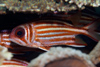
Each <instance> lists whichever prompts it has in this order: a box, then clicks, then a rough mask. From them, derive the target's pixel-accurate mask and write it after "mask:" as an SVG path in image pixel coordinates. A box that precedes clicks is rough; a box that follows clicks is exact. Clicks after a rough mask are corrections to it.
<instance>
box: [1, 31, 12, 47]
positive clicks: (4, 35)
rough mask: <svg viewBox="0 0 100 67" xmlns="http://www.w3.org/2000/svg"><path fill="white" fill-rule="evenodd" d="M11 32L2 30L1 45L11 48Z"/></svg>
mask: <svg viewBox="0 0 100 67" xmlns="http://www.w3.org/2000/svg"><path fill="white" fill-rule="evenodd" d="M9 35H10V32H9V31H8V30H2V31H1V33H0V45H1V46H5V47H8V48H10V44H11V41H10V39H9Z"/></svg>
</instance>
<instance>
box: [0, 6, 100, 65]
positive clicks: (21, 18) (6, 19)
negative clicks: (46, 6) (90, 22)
mask: <svg viewBox="0 0 100 67" xmlns="http://www.w3.org/2000/svg"><path fill="white" fill-rule="evenodd" d="M76 11H77V10H76ZM70 12H71V13H73V12H75V11H70ZM82 12H85V13H87V14H91V16H92V15H95V16H98V17H100V7H86V9H84V10H82ZM52 16H54V14H53V13H52V12H50V13H49V12H47V13H43V14H38V13H29V12H26V13H24V12H16V13H13V12H12V11H7V14H0V31H3V30H9V31H11V30H12V29H13V28H14V27H16V26H18V25H20V24H23V23H28V22H29V21H31V20H40V19H42V20H45V17H52ZM48 19H49V18H48ZM50 19H53V18H50ZM57 20H59V19H58V18H57ZM63 21H67V20H66V19H65V20H63ZM67 22H68V23H70V24H73V23H72V22H71V21H67ZM98 31H100V27H98ZM78 36H79V37H81V38H82V39H83V40H84V41H85V42H86V43H87V44H88V45H90V46H88V47H85V48H76V47H71V48H75V49H79V50H81V51H83V52H85V53H89V52H90V51H91V50H92V49H93V48H94V47H95V45H96V44H97V42H95V41H94V40H92V39H91V38H89V37H87V36H84V35H78ZM13 44H15V43H12V46H13ZM16 45H17V44H16ZM16 45H14V46H13V47H14V50H13V49H9V51H17V50H19V51H21V50H28V51H26V52H24V54H21V55H20V54H19V55H14V57H15V58H18V59H22V60H26V61H30V60H31V59H33V58H36V57H37V56H38V55H40V54H42V53H44V52H45V51H42V50H39V49H32V48H27V47H22V46H18V45H17V47H16ZM19 47H20V49H19ZM55 47H56V46H55ZM62 47H69V46H62ZM97 67H100V64H97Z"/></svg>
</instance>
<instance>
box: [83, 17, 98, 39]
mask: <svg viewBox="0 0 100 67" xmlns="http://www.w3.org/2000/svg"><path fill="white" fill-rule="evenodd" d="M99 26H100V18H98V19H96V20H94V21H93V22H91V23H90V24H88V25H86V26H84V27H83V29H85V30H87V31H88V33H87V35H88V36H89V37H90V38H92V39H94V40H95V41H99V40H100V34H99V33H100V32H96V30H97V29H98V28H99ZM99 30H100V29H99Z"/></svg>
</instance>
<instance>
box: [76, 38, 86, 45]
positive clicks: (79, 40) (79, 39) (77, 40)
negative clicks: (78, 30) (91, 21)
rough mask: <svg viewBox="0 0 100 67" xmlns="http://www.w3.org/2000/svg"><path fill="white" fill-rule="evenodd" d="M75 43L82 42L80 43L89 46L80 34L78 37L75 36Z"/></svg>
mask: <svg viewBox="0 0 100 67" xmlns="http://www.w3.org/2000/svg"><path fill="white" fill-rule="evenodd" d="M75 43H76V44H78V45H79V44H80V45H84V46H87V43H86V42H84V41H83V40H82V38H80V37H79V36H76V37H75Z"/></svg>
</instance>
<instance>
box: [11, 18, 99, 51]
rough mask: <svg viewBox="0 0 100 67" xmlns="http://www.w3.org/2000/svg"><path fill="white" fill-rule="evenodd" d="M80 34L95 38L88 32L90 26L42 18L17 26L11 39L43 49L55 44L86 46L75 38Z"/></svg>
mask: <svg viewBox="0 0 100 67" xmlns="http://www.w3.org/2000/svg"><path fill="white" fill-rule="evenodd" d="M89 26H90V25H89ZM78 34H83V35H86V36H89V37H91V38H93V37H92V36H91V35H90V34H89V32H88V26H85V27H82V28H77V27H74V26H72V25H70V24H68V23H66V22H61V21H56V20H41V21H36V22H31V23H27V24H23V25H19V26H17V27H16V28H14V29H13V30H12V32H11V34H10V39H11V41H13V42H16V43H17V44H20V45H23V46H27V47H36V48H43V49H46V48H47V49H49V47H50V46H53V45H70V46H86V45H87V44H85V43H80V42H79V41H78V40H77V39H76V38H75V36H76V35H78ZM93 39H94V40H96V41H98V40H97V39H96V38H93ZM47 49H46V50H47Z"/></svg>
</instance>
